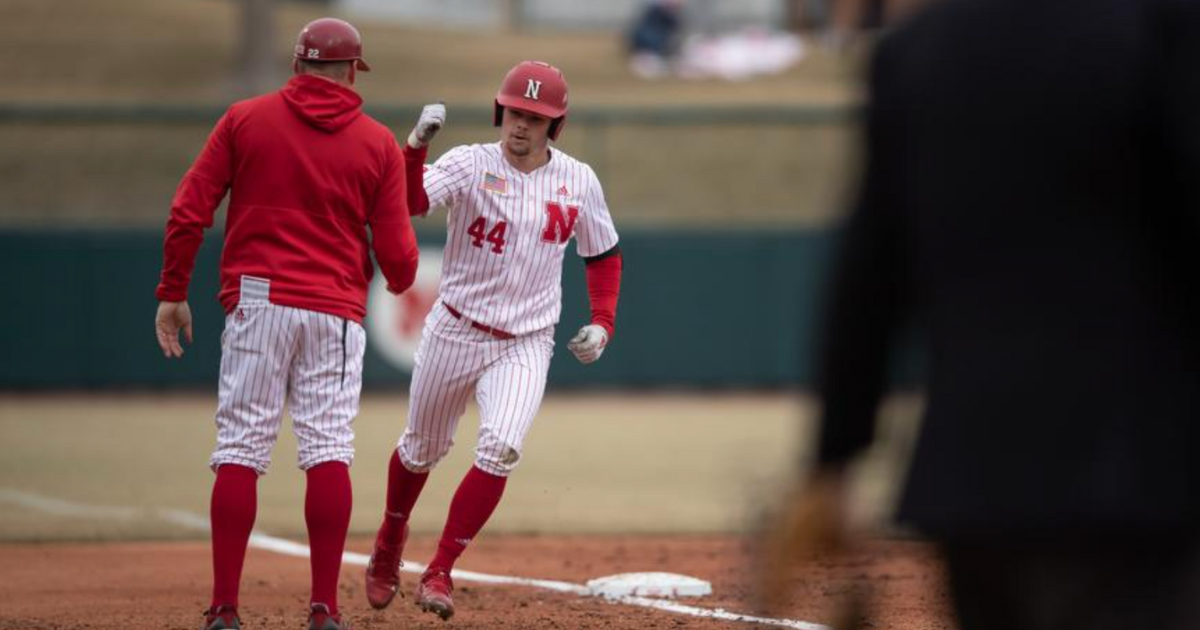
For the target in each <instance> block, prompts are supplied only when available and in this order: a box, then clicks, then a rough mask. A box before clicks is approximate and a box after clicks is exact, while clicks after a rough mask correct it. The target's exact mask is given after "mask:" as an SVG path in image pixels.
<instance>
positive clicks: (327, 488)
mask: <svg viewBox="0 0 1200 630" xmlns="http://www.w3.org/2000/svg"><path fill="white" fill-rule="evenodd" d="M307 474H308V491H307V492H306V493H305V495H304V521H305V522H306V523H307V524H308V546H309V549H310V556H309V561H310V564H311V565H312V600H311V603H314V604H325V605H326V606H328V607H329V612H330V614H337V611H338V605H337V587H338V574H339V573H340V572H341V570H342V551H343V550H344V549H345V548H346V529H347V528H349V527H350V507H351V504H352V503H353V501H354V497H353V490H352V489H351V487H350V468H349V466H347V465H346V464H345V463H343V462H325V463H323V464H317V465H316V466H313V467H312V468H309V469H308V473H307Z"/></svg>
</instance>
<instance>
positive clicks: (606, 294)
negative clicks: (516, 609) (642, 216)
mask: <svg viewBox="0 0 1200 630" xmlns="http://www.w3.org/2000/svg"><path fill="white" fill-rule="evenodd" d="M445 115H446V110H445V107H444V106H442V105H430V106H427V107H426V108H425V109H424V110H423V111H422V113H421V118H420V120H419V122H418V123H417V125H416V127H415V128H414V129H413V132H412V133H411V134H410V135H409V138H408V144H407V146H406V147H405V148H404V155H405V159H406V166H407V169H408V175H409V182H408V194H409V209H410V211H411V212H412V213H413V214H414V215H424V214H426V213H427V212H428V211H429V209H430V208H431V207H437V206H447V207H448V215H447V219H446V224H447V235H446V250H445V254H444V257H443V263H442V281H441V287H440V289H439V298H440V300H439V303H438V304H436V305H435V306H434V308H433V310H432V311H431V312H430V314H429V317H428V318H427V319H426V321H425V330H424V332H423V334H422V338H421V345H420V348H419V349H418V351H417V355H416V364H415V368H414V371H413V377H412V387H411V394H410V397H411V400H410V401H409V413H408V426H407V427H406V428H405V430H404V433H403V435H401V437H400V441H399V444H398V446H397V448H396V450H395V451H394V452H393V453H392V457H391V462H390V464H389V469H388V489H387V508H386V511H385V512H384V518H383V525H382V526H381V527H380V530H379V533H378V535H377V536H376V540H375V547H374V550H373V552H372V555H371V562H370V564H369V565H368V567H367V573H366V586H367V599H368V600H369V601H370V603H371V605H372V606H374V607H375V608H383V607H385V606H387V605H388V603H390V602H391V600H392V598H393V597H394V596H395V594H396V592H397V589H398V588H399V583H400V573H399V567H400V558H401V553H402V551H403V549H404V542H405V539H406V537H407V534H408V519H409V516H410V515H411V514H412V509H413V505H414V504H415V503H416V502H417V497H418V496H419V495H420V493H421V488H422V487H423V486H424V485H425V481H426V479H427V478H428V476H429V471H430V470H431V469H432V468H433V467H434V466H435V465H437V463H438V461H440V460H441V459H442V457H444V456H445V455H446V453H447V452H448V451H449V450H450V447H451V445H452V444H453V441H454V440H453V438H454V431H455V428H456V427H457V425H458V420H459V418H460V417H461V416H462V414H463V411H464V410H465V408H466V404H467V398H468V397H470V396H471V395H472V394H474V395H475V398H476V400H477V401H478V403H479V408H480V415H481V422H480V428H479V437H478V444H477V446H476V449H475V465H474V466H473V467H472V468H471V469H470V471H468V472H467V474H466V477H465V478H464V479H463V480H462V482H461V484H460V485H459V487H458V490H457V492H455V494H454V499H453V500H452V502H451V504H450V514H449V516H448V518H447V520H446V526H445V529H444V530H443V532H442V537H441V541H440V542H439V543H438V549H437V553H436V555H435V556H434V558H433V560H432V561H431V562H430V563H429V568H428V570H426V571H425V573H424V575H422V577H421V581H420V583H419V584H418V585H417V590H416V603H417V605H419V606H420V607H421V608H422V609H423V610H425V611H429V612H434V613H436V614H438V615H439V616H441V617H442V619H449V618H450V617H451V616H452V615H453V614H454V603H453V600H452V599H451V593H452V592H453V582H452V581H451V579H450V572H451V569H452V568H453V566H454V562H455V560H457V559H458V557H459V556H460V555H461V554H462V553H463V551H464V550H465V549H466V548H467V545H468V544H470V542H471V540H472V539H474V538H475V537H476V536H477V535H478V534H479V532H480V530H481V529H482V528H483V526H484V523H486V522H487V520H488V518H489V517H490V516H491V514H492V512H493V510H495V508H496V505H497V504H498V503H499V502H500V496H501V495H502V494H503V492H504V487H505V483H506V481H507V479H508V476H509V474H511V473H512V471H513V469H515V468H516V467H517V464H518V463H519V462H520V460H521V455H522V448H521V445H522V444H523V443H524V441H525V436H526V434H527V433H528V432H529V428H530V425H531V424H532V423H533V417H534V415H535V414H536V413H537V409H538V406H539V405H540V404H541V401H542V393H543V392H544V391H545V388H546V373H547V371H548V369H549V367H550V356H551V353H552V352H553V349H554V326H555V324H556V323H557V322H558V318H559V314H560V311H561V308H562V304H561V301H562V288H561V284H562V261H563V255H564V253H565V251H566V248H567V243H568V241H570V240H571V237H572V236H574V237H575V239H576V251H577V252H578V254H579V255H580V256H582V257H583V258H584V259H585V260H586V261H587V283H588V293H589V297H590V300H591V307H592V318H591V323H589V324H587V325H586V326H583V328H581V329H580V331H579V334H578V335H576V336H575V337H574V338H573V339H572V340H571V342H570V343H569V344H568V348H569V349H570V350H571V352H572V353H574V354H575V356H576V357H578V359H579V360H580V361H581V362H583V363H585V364H588V363H592V362H593V361H595V360H597V359H599V358H600V355H601V354H602V353H603V352H604V348H605V346H606V345H607V344H608V341H609V340H610V339H611V338H612V335H613V324H614V322H615V317H616V309H617V296H618V294H619V292H620V280H621V254H620V250H619V249H618V247H617V233H616V230H615V229H614V228H613V223H612V218H611V217H610V216H609V213H608V206H607V205H606V204H605V201H604V194H603V192H602V191H601V189H600V182H599V181H598V180H597V179H596V174H595V173H594V172H593V171H592V169H591V168H590V167H589V166H588V165H587V164H584V163H582V162H580V161H578V160H576V159H574V158H572V157H571V156H569V155H567V154H566V153H563V152H562V151H559V150H558V149H557V148H550V146H549V141H551V140H555V139H556V138H558V136H559V134H561V133H562V130H563V125H564V123H565V122H566V115H567V83H566V80H565V79H564V78H563V75H562V73H561V72H560V71H559V70H558V69H557V68H555V67H553V66H551V65H549V64H546V63H542V62H536V61H526V62H522V63H520V64H518V65H517V66H516V67H514V68H513V69H512V70H511V71H510V72H509V73H508V75H507V76H506V77H505V78H504V82H503V83H502V84H501V86H500V91H499V93H498V94H497V95H496V100H495V124H496V125H497V126H498V127H500V141H499V142H497V143H493V144H476V145H470V146H459V147H455V148H453V149H451V150H450V151H449V152H447V153H446V154H445V155H443V156H442V157H441V158H440V159H439V160H438V161H437V162H436V163H434V164H433V165H432V166H429V167H427V168H425V169H424V173H423V174H422V167H421V166H420V165H422V164H423V163H424V161H425V157H426V151H427V146H428V143H429V141H430V139H432V137H433V135H434V134H435V133H436V132H437V131H438V130H439V129H440V128H441V126H442V124H443V122H444V121H445Z"/></svg>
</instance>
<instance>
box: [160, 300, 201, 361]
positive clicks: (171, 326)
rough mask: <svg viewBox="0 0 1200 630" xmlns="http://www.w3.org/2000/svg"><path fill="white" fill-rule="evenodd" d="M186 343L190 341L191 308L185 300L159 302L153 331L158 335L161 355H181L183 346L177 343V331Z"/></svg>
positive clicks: (168, 356)
mask: <svg viewBox="0 0 1200 630" xmlns="http://www.w3.org/2000/svg"><path fill="white" fill-rule="evenodd" d="M180 330H183V336H184V337H186V338H187V341H188V343H192V309H191V308H189V307H188V303H187V302H159V303H158V315H156V316H155V317H154V332H155V334H157V335H158V347H160V348H162V351H163V356H165V357H167V358H168V359H170V358H171V357H176V358H178V357H182V356H183V346H181V345H179V331H180Z"/></svg>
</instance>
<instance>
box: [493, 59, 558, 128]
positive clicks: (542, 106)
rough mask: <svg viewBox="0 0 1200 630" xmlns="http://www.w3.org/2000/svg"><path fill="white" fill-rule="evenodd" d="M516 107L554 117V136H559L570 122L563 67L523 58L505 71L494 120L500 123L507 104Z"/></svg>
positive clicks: (497, 123) (498, 93)
mask: <svg viewBox="0 0 1200 630" xmlns="http://www.w3.org/2000/svg"><path fill="white" fill-rule="evenodd" d="M505 107H512V108H513V109H520V110H524V111H527V112H533V113H535V114H537V115H539V116H545V117H546V118H551V119H553V122H551V123H550V139H551V140H557V139H558V134H559V133H560V132H562V128H563V125H565V124H566V122H567V80H566V78H564V77H563V73H562V70H559V69H558V68H555V67H554V66H552V65H550V64H548V63H546V62H544V61H522V62H521V63H519V64H517V65H516V66H514V67H513V69H512V70H509V71H508V74H506V75H504V82H503V83H501V84H500V91H499V92H497V93H496V115H495V119H494V121H493V123H494V124H495V125H496V126H497V127H499V126H500V120H501V118H503V116H504V108H505Z"/></svg>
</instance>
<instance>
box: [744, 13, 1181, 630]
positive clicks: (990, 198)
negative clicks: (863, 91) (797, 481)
mask: <svg viewBox="0 0 1200 630" xmlns="http://www.w3.org/2000/svg"><path fill="white" fill-rule="evenodd" d="M1197 67H1200V2H1197V1H1196V0H1154V1H1152V0H1058V1H1056V2H1053V3H1046V2H1040V1H1036V0H940V1H939V2H937V3H934V4H931V5H930V6H929V7H928V9H927V10H925V11H924V12H922V13H920V14H918V15H915V16H913V18H912V19H911V20H909V21H907V22H906V23H905V24H904V25H903V26H902V27H901V28H899V29H897V30H896V31H894V32H893V33H891V34H889V35H887V36H885V38H884V39H883V41H881V43H880V45H879V46H878V48H877V50H876V53H875V58H874V62H873V66H872V72H871V77H870V100H869V106H868V108H867V111H868V115H867V133H866V141H867V147H866V166H865V171H864V176H863V181H862V183H861V185H860V187H859V190H858V199H857V205H856V206H855V207H854V209H853V212H852V215H851V217H850V220H849V223H848V226H847V228H846V233H845V235H844V240H843V242H842V244H841V249H840V254H839V258H838V262H837V265H836V273H835V275H834V277H833V285H832V292H831V300H830V305H829V308H830V310H829V311H828V313H827V319H826V323H825V330H824V336H823V342H824V344H825V347H824V351H823V352H822V354H821V356H820V366H821V374H822V377H821V381H820V385H819V395H820V398H821V401H822V403H823V412H822V413H823V415H822V422H821V438H820V443H819V448H818V459H819V465H818V467H817V469H816V472H815V473H813V475H812V477H811V479H810V484H809V489H808V491H806V492H802V493H800V494H799V495H797V496H798V497H799V498H797V499H796V501H795V503H794V504H793V506H792V510H791V512H790V514H791V519H792V520H791V522H785V523H784V525H783V527H782V528H781V530H780V532H781V533H780V534H778V536H779V537H778V538H775V539H773V540H774V543H773V544H774V547H773V549H774V552H775V553H776V554H778V555H777V556H776V557H778V558H786V559H791V558H795V557H796V555H795V554H796V552H797V551H798V550H804V549H812V548H813V546H814V545H827V544H831V543H832V542H834V541H837V540H844V529H845V528H844V526H843V525H842V522H843V521H842V519H841V513H842V511H843V510H844V501H845V490H844V488H845V484H844V475H845V472H844V471H845V468H846V465H847V463H848V462H849V461H850V460H851V458H852V457H854V456H855V455H856V454H857V453H859V452H861V451H862V450H863V449H864V448H865V447H866V446H867V445H868V444H869V443H870V442H871V441H872V440H873V437H874V436H873V434H874V428H873V427H874V416H875V411H876V408H877V406H878V403H879V401H880V398H881V396H882V394H883V392H884V386H885V382H886V378H885V375H886V369H887V366H888V364H889V358H890V355H891V354H892V352H891V349H892V346H893V343H894V337H895V332H896V330H897V328H898V327H899V326H900V324H901V322H902V321H904V320H905V319H906V318H911V319H912V320H913V321H914V322H915V323H916V324H917V327H918V329H919V330H921V332H922V339H923V343H922V346H923V350H924V351H925V354H926V359H927V392H926V394H927V403H926V405H927V406H926V412H925V417H924V422H923V425H922V427H921V431H920V434H919V437H918V441H917V445H916V450H915V453H914V456H913V461H912V466H911V470H910V473H909V477H908V480H907V484H906V487H905V490H904V493H903V497H902V500H901V504H900V508H899V518H900V520H901V521H902V522H904V523H906V524H910V525H914V526H916V527H917V528H918V529H919V530H920V531H922V532H923V533H925V534H927V535H928V536H930V537H931V538H932V539H934V540H935V541H937V542H938V543H939V545H940V547H941V549H942V551H943V552H944V554H945V557H946V561H947V569H948V575H949V581H950V587H951V591H952V594H953V597H954V601H955V605H956V609H957V612H958V614H959V618H960V621H961V628H962V629H963V630H981V629H982V630H988V629H992V628H996V629H1004V630H1012V629H1014V628H1020V629H1022V630H1041V629H1046V630H1049V629H1065V628H1071V629H1074V628H1078V629H1084V628H1087V629H1088V630H1103V629H1106V628H1112V629H1117V628H1122V629H1123V628H1130V627H1144V628H1155V629H1158V630H1164V629H1166V630H1170V629H1180V630H1182V629H1194V628H1198V627H1200V597H1197V595H1200V554H1198V553H1197V552H1200V499H1198V498H1197V497H1198V496H1200V494H1198V493H1200V457H1197V456H1196V453H1195V449H1196V448H1197V445H1200V422H1197V418H1198V417H1200V298H1198V297H1197V296H1200V291H1198V290H1200V224H1198V223H1200V189H1198V188H1197V186H1196V184H1195V181H1196V174H1197V173H1200V81H1198V80H1197V79H1196V76H1195V73H1196V70H1195V69H1196V68H1197ZM764 576H765V578H766V584H765V586H764V593H766V594H767V595H769V596H770V595H774V596H778V594H779V590H778V587H779V584H780V581H781V580H782V579H783V564H782V563H778V562H776V563H769V564H768V565H767V570H766V571H765V572H764Z"/></svg>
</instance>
